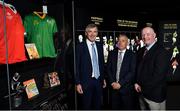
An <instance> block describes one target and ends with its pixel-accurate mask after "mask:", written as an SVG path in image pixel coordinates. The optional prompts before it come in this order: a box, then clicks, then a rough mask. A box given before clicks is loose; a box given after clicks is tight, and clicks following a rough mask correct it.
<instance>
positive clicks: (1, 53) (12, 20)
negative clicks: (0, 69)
mask: <svg viewBox="0 0 180 111" xmlns="http://www.w3.org/2000/svg"><path fill="white" fill-rule="evenodd" d="M5 15H6V30H7V31H6V35H7V42H8V63H9V64H12V63H16V62H21V61H25V60H27V59H26V55H25V48H24V32H25V29H24V26H23V23H22V19H21V16H20V15H19V14H18V13H15V12H14V11H13V10H12V9H10V8H9V7H5ZM4 25H5V24H4V14H3V7H2V6H1V5H0V64H5V63H6V46H5V39H4Z"/></svg>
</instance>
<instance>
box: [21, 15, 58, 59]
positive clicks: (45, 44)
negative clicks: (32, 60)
mask: <svg viewBox="0 0 180 111" xmlns="http://www.w3.org/2000/svg"><path fill="white" fill-rule="evenodd" d="M43 16H44V17H41V16H40V15H37V13H32V14H30V15H28V16H26V17H25V18H24V27H25V30H26V33H27V42H28V43H35V45H36V47H37V50H38V53H39V56H40V57H55V56H56V52H55V48H54V41H53V40H54V39H53V35H54V33H55V32H57V25H56V21H55V20H54V18H52V17H49V16H47V15H43Z"/></svg>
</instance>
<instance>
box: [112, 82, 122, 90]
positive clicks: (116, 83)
mask: <svg viewBox="0 0 180 111" xmlns="http://www.w3.org/2000/svg"><path fill="white" fill-rule="evenodd" d="M111 86H112V88H113V89H114V90H118V89H120V88H121V85H120V84H119V83H118V82H113V83H112V84H111Z"/></svg>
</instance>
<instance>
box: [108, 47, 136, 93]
mask: <svg viewBox="0 0 180 111" xmlns="http://www.w3.org/2000/svg"><path fill="white" fill-rule="evenodd" d="M117 56H118V49H115V50H113V51H111V52H110V53H109V56H108V62H107V72H108V76H109V78H108V79H109V82H110V84H111V83H113V82H116V71H117ZM135 67H136V56H135V54H134V53H133V52H132V51H130V50H126V52H125V54H124V57H123V61H122V65H121V70H120V75H119V83H120V85H121V88H120V92H122V93H127V91H130V90H132V88H133V84H134V77H135Z"/></svg>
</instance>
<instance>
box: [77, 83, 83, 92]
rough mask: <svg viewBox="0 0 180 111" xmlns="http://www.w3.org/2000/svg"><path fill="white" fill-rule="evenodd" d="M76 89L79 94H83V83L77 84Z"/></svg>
mask: <svg viewBox="0 0 180 111" xmlns="http://www.w3.org/2000/svg"><path fill="white" fill-rule="evenodd" d="M76 90H77V92H78V93H79V94H83V90H82V86H81V84H78V85H76Z"/></svg>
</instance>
